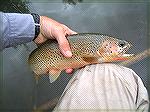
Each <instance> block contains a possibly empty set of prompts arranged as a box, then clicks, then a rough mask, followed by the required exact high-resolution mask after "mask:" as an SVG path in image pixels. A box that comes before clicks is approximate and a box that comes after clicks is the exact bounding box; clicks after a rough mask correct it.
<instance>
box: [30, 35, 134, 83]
mask: <svg viewBox="0 0 150 112" xmlns="http://www.w3.org/2000/svg"><path fill="white" fill-rule="evenodd" d="M67 40H68V42H69V44H70V48H71V52H72V54H73V55H72V57H71V58H67V57H64V56H63V54H62V53H61V51H60V49H59V45H58V42H57V41H56V40H47V41H46V42H44V43H43V44H41V45H40V46H38V47H37V48H36V49H35V50H33V51H32V52H31V54H30V55H29V58H28V63H29V66H30V67H31V69H32V71H33V72H34V73H35V76H36V80H38V78H39V76H41V75H49V80H50V83H53V82H54V81H56V80H57V78H58V77H59V75H60V74H61V72H62V71H63V70H65V69H67V68H73V69H76V68H81V67H84V66H86V65H90V64H100V63H106V62H118V61H125V60H128V59H130V58H131V57H132V56H133V54H125V52H126V51H127V50H128V49H129V48H130V47H131V43H129V42H127V41H125V40H121V39H117V38H115V37H112V36H108V35H104V34H100V33H78V34H73V35H70V36H68V37H67Z"/></svg>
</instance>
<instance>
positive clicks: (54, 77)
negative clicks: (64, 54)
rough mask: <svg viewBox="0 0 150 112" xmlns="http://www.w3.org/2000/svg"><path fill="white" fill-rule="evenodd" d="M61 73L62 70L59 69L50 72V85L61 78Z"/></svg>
mask: <svg viewBox="0 0 150 112" xmlns="http://www.w3.org/2000/svg"><path fill="white" fill-rule="evenodd" d="M60 73H61V70H59V69H51V70H50V71H49V81H50V83H52V82H54V81H56V80H57V78H58V77H59V75H60Z"/></svg>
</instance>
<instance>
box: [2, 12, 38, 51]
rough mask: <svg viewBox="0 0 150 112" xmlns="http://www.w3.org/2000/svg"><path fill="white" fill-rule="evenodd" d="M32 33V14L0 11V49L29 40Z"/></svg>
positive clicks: (32, 36)
mask: <svg viewBox="0 0 150 112" xmlns="http://www.w3.org/2000/svg"><path fill="white" fill-rule="evenodd" d="M34 35H35V25H34V19H33V17H32V15H30V14H19V13H3V12H0V50H2V49H4V48H7V47H12V46H16V45H18V44H22V43H27V42H30V41H32V40H33V38H34Z"/></svg>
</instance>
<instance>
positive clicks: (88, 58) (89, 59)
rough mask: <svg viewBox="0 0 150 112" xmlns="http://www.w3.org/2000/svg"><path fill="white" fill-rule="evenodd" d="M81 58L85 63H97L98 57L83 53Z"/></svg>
mask: <svg viewBox="0 0 150 112" xmlns="http://www.w3.org/2000/svg"><path fill="white" fill-rule="evenodd" d="M82 59H83V60H84V61H85V62H87V63H99V61H98V59H99V58H98V57H96V56H90V55H89V56H88V55H84V56H83V57H82Z"/></svg>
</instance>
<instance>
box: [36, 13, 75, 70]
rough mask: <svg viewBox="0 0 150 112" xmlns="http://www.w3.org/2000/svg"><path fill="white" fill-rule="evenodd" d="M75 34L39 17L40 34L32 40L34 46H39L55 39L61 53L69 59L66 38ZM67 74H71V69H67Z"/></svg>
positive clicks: (69, 52)
mask: <svg viewBox="0 0 150 112" xmlns="http://www.w3.org/2000/svg"><path fill="white" fill-rule="evenodd" d="M72 34H76V32H74V31H72V30H71V29H69V28H68V27H67V26H65V25H64V24H61V23H59V22H57V21H55V20H53V19H50V18H48V17H46V16H40V34H39V35H38V37H37V38H36V39H35V40H34V42H35V43H36V44H41V43H43V42H45V41H46V40H47V39H56V40H57V41H58V44H59V48H60V51H61V53H62V54H63V55H64V56H65V57H71V56H72V53H71V50H70V47H69V43H68V40H67V39H66V36H68V35H72ZM66 72H67V73H72V69H67V70H66Z"/></svg>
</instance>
